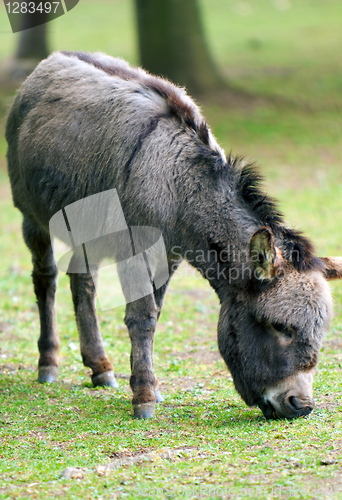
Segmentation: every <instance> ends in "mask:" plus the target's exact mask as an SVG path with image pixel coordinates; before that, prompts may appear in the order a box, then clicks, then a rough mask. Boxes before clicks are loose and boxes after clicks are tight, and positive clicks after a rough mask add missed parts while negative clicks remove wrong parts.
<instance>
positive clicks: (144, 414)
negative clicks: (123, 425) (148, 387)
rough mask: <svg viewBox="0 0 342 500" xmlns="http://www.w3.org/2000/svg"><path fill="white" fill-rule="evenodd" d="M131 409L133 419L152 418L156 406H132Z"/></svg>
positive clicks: (152, 404)
mask: <svg viewBox="0 0 342 500" xmlns="http://www.w3.org/2000/svg"><path fill="white" fill-rule="evenodd" d="M133 409H134V417H135V418H139V419H143V418H152V417H153V416H154V412H155V410H156V404H155V403H154V402H151V403H141V404H134V405H133Z"/></svg>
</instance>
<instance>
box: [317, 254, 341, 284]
mask: <svg viewBox="0 0 342 500" xmlns="http://www.w3.org/2000/svg"><path fill="white" fill-rule="evenodd" d="M321 260H322V261H323V262H324V264H325V269H324V271H323V274H324V277H325V279H327V280H329V281H330V280H337V279H342V257H323V258H322V259H321Z"/></svg>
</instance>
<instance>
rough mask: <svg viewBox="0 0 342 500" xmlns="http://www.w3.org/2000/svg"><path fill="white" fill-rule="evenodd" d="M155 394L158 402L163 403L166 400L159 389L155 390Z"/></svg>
mask: <svg viewBox="0 0 342 500" xmlns="http://www.w3.org/2000/svg"><path fill="white" fill-rule="evenodd" d="M154 394H155V396H156V402H157V403H162V402H163V401H164V398H163V396H162V395H161V393H160V392H159V390H158V389H155V390H154Z"/></svg>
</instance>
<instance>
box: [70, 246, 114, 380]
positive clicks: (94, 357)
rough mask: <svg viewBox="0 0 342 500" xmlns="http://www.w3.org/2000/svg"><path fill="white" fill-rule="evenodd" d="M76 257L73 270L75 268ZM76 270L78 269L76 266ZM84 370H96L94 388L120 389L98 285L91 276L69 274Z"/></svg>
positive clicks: (93, 375) (94, 371)
mask: <svg viewBox="0 0 342 500" xmlns="http://www.w3.org/2000/svg"><path fill="white" fill-rule="evenodd" d="M76 258H77V257H76V256H75V255H74V256H73V257H72V259H71V261H70V266H69V269H70V268H71V269H72V266H74V265H75V262H74V261H75V259H76ZM73 259H74V261H73ZM75 267H76V266H75ZM68 274H69V277H70V287H71V293H72V299H73V302H74V309H75V315H76V322H77V327H78V333H79V336H80V343H81V355H82V359H83V364H84V366H88V367H89V368H91V369H92V371H93V374H92V377H91V378H92V381H93V384H94V386H110V387H119V385H118V383H117V381H116V380H115V377H114V371H113V365H112V363H111V362H110V361H109V359H108V358H107V356H106V353H105V350H104V347H103V344H102V339H101V334H100V329H99V323H98V319H97V313H96V304H95V285H94V282H93V278H92V275H91V274H74V273H68Z"/></svg>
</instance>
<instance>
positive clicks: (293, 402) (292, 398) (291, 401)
mask: <svg viewBox="0 0 342 500" xmlns="http://www.w3.org/2000/svg"><path fill="white" fill-rule="evenodd" d="M287 402H288V405H289V406H290V407H292V408H294V409H295V410H301V409H302V408H303V406H302V405H301V404H300V401H299V400H298V399H297V398H296V397H295V396H290V397H289V398H287Z"/></svg>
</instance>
